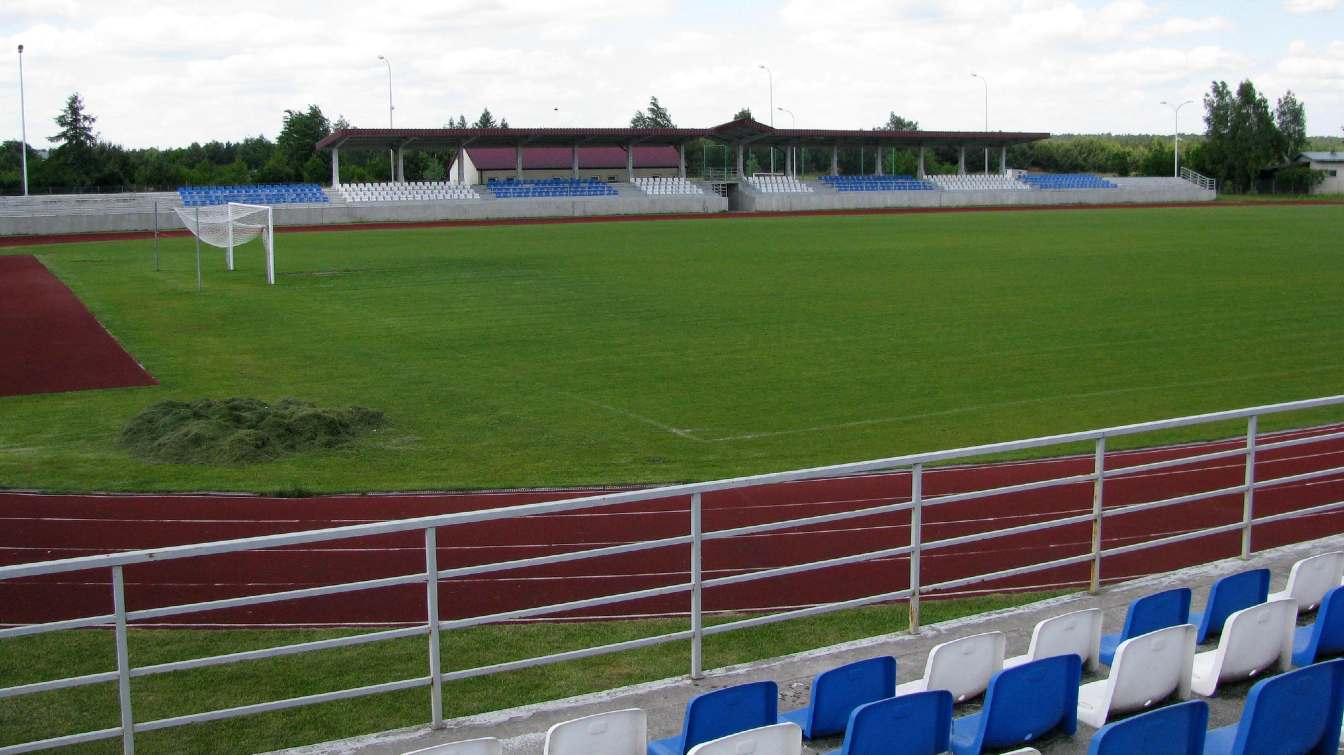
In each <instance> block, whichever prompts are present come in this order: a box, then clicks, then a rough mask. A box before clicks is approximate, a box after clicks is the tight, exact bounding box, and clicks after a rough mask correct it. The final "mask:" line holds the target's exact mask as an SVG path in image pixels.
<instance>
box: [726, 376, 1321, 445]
mask: <svg viewBox="0 0 1344 755" xmlns="http://www.w3.org/2000/svg"><path fill="white" fill-rule="evenodd" d="M1341 368H1344V365H1327V366H1323V367H1311V368H1308V369H1304V370H1291V371H1286V372H1266V373H1261V374H1258V375H1239V376H1236V377H1228V378H1216V379H1212V380H1192V381H1188V382H1182V383H1170V384H1167V385H1140V386H1130V387H1128V388H1112V389H1109V390H1105V391H1088V392H1084V393H1064V394H1055V395H1053V396H1044V397H1041V398H1028V399H1016V400H1013V401H998V402H995V403H990V404H975V405H971V406H962V407H956V408H953V409H942V410H939V411H933V412H922V413H919V414H907V415H903V416H899V417H874V418H870V419H861V420H854V421H852V422H838V423H835V424H832V425H816V426H814V427H800V428H794V429H792V430H771V431H766V432H757V433H743V434H741V435H729V436H724V437H721V438H705V439H703V442H705V443H729V442H732V441H739V440H755V439H757V438H773V437H776V436H780V435H801V434H803V433H815V432H822V431H826V430H841V429H844V428H847V427H863V426H866V425H882V424H889V423H892V422H908V421H911V420H919V419H930V418H933V417H947V416H951V415H955V414H967V413H971V412H978V411H982V410H984V409H996V408H1001V407H1008V406H1028V405H1031V404H1042V403H1049V402H1052V401H1059V400H1061V399H1080V398H1101V397H1104V396H1118V395H1121V394H1125V393H1141V392H1144V391H1165V390H1171V389H1174V388H1189V387H1192V386H1201V385H1221V384H1223V383H1240V382H1245V381H1247V380H1263V379H1265V378H1278V377H1289V376H1293V375H1303V374H1308V373H1316V372H1330V371H1333V370H1339V369H1341Z"/></svg>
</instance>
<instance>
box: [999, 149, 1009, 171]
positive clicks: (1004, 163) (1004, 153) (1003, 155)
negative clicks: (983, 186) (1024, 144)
mask: <svg viewBox="0 0 1344 755" xmlns="http://www.w3.org/2000/svg"><path fill="white" fill-rule="evenodd" d="M999 175H1003V176H1006V175H1008V147H1006V146H1003V147H999Z"/></svg>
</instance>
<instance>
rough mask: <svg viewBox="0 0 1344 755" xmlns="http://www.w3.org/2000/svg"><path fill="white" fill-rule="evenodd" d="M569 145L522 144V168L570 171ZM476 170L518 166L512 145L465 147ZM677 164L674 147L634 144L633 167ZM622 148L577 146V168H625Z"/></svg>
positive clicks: (677, 159) (504, 168) (670, 166)
mask: <svg viewBox="0 0 1344 755" xmlns="http://www.w3.org/2000/svg"><path fill="white" fill-rule="evenodd" d="M569 149H570V148H569V147H524V148H523V170H569V169H570V167H571V161H572V160H573V155H572V154H570V151H569ZM467 155H469V156H470V157H471V163H472V164H473V165H475V166H476V169H477V170H513V169H514V168H516V167H517V165H516V162H515V161H516V156H515V155H514V152H513V147H467ZM679 163H680V160H679V156H678V155H677V148H676V147H672V146H669V145H665V144H664V145H650V146H643V147H640V146H637V147H635V167H636V168H675V167H677V166H678V164H679ZM624 167H625V149H624V148H623V147H606V146H603V147H579V168H581V169H588V170H592V169H598V168H624Z"/></svg>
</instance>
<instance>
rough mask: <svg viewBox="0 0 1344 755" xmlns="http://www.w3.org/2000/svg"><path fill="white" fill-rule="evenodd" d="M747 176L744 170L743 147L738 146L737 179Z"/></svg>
mask: <svg viewBox="0 0 1344 755" xmlns="http://www.w3.org/2000/svg"><path fill="white" fill-rule="evenodd" d="M745 176H746V174H745V173H744V172H743V170H742V145H741V144H739V145H737V177H738V178H744V177H745Z"/></svg>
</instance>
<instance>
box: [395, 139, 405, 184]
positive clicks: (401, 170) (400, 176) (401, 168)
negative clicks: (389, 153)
mask: <svg viewBox="0 0 1344 755" xmlns="http://www.w3.org/2000/svg"><path fill="white" fill-rule="evenodd" d="M392 180H394V181H399V182H401V183H406V155H405V154H404V153H403V152H402V149H401V145H400V144H398V145H397V177H396V178H394V179H392Z"/></svg>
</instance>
